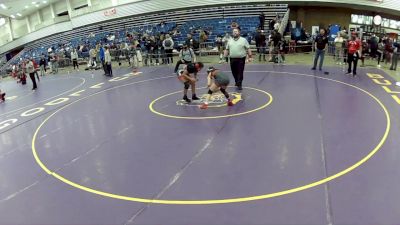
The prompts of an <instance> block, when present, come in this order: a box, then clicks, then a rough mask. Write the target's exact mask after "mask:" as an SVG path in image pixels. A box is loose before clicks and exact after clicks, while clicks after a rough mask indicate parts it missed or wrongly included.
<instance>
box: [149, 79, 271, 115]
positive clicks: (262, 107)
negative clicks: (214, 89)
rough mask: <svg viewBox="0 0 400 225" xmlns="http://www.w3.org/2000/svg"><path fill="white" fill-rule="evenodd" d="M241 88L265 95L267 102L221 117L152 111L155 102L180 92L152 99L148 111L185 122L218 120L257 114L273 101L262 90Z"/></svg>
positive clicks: (268, 94) (269, 95)
mask: <svg viewBox="0 0 400 225" xmlns="http://www.w3.org/2000/svg"><path fill="white" fill-rule="evenodd" d="M243 88H244V89H250V90H255V91H258V92H261V93H263V94H265V95H266V96H268V98H269V100H268V101H267V102H266V103H264V104H263V105H261V106H260V107H258V108H255V109H252V110H248V111H245V112H241V113H233V114H226V115H221V116H197V117H196V116H176V115H169V114H166V113H162V112H158V111H157V110H155V109H154V104H156V102H158V101H160V100H161V99H163V98H165V97H168V96H170V95H174V94H177V93H180V92H182V91H175V92H172V93H169V94H166V95H163V96H161V97H158V98H156V99H154V100H153V101H152V102H151V103H150V105H149V109H150V111H151V112H153V113H155V114H157V115H160V116H164V117H168V118H173V119H187V120H204V119H219V118H227V117H234V116H241V115H245V114H249V113H253V112H257V111H259V110H261V109H264V108H266V107H267V106H269V105H270V104H271V103H272V101H273V100H274V98H273V97H272V95H271V94H270V93H268V92H266V91H263V90H260V89H257V88H251V87H243Z"/></svg>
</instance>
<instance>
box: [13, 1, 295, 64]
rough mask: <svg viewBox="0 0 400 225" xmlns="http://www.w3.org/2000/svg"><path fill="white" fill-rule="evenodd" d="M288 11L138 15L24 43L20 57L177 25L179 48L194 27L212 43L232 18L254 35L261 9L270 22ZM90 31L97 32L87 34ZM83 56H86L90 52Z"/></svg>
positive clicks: (270, 7) (242, 8)
mask: <svg viewBox="0 0 400 225" xmlns="http://www.w3.org/2000/svg"><path fill="white" fill-rule="evenodd" d="M287 10H288V6H287V4H257V5H230V6H218V7H209V8H199V9H184V10H179V11H172V12H161V13H155V14H149V15H141V16H135V17H130V18H124V19H118V20H114V21H108V22H104V23H101V24H93V25H90V26H86V27H80V28H77V29H74V30H71V31H68V32H64V33H62V34H57V35H53V36H49V37H47V38H43V39H40V40H37V41H35V42H32V43H29V44H28V45H27V46H25V49H28V50H27V51H26V52H24V54H23V55H22V56H20V57H22V58H24V57H34V58H39V57H40V55H41V54H47V49H48V48H50V47H53V48H54V49H58V48H59V44H66V45H67V46H68V47H76V46H77V45H79V44H82V43H85V44H86V45H92V46H93V45H95V44H96V43H98V42H101V41H102V40H104V38H105V37H106V36H107V35H108V34H114V35H115V42H116V43H119V42H120V41H124V40H125V34H126V32H130V33H132V32H137V33H143V32H146V33H149V34H157V33H161V32H168V31H170V30H172V29H173V28H175V27H176V26H179V31H180V34H179V35H177V36H175V37H174V41H175V44H176V47H177V46H179V45H181V44H182V43H183V42H184V41H185V40H186V37H187V34H188V33H191V32H192V31H193V30H195V29H203V30H204V29H205V30H207V31H208V32H209V35H208V41H210V42H213V41H214V40H215V39H216V36H217V35H222V34H224V33H225V32H228V31H229V32H230V25H231V23H232V22H233V21H235V22H237V23H238V24H239V25H240V26H241V28H242V34H243V35H245V36H246V35H247V34H250V35H252V34H253V33H254V32H255V30H256V28H257V27H258V26H259V23H260V21H259V17H258V16H259V15H260V13H261V12H263V13H264V15H265V20H266V21H269V20H271V19H272V18H274V17H275V16H276V15H277V14H279V15H281V16H282V15H284V14H285V13H286V12H287ZM161 21H165V22H166V24H165V26H163V27H161V26H160V25H159V24H160V22H161ZM89 34H95V35H94V37H88V36H89ZM194 38H195V39H197V40H198V38H199V33H195V35H194ZM83 56H84V57H87V56H88V53H85V54H84V55H83ZM14 60H15V59H14Z"/></svg>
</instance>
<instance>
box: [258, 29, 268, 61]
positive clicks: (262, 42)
mask: <svg viewBox="0 0 400 225" xmlns="http://www.w3.org/2000/svg"><path fill="white" fill-rule="evenodd" d="M258 49H259V54H260V55H259V59H258V60H259V61H260V62H261V57H262V58H263V60H264V61H267V60H266V58H265V54H266V52H267V37H266V36H265V33H264V30H261V31H260V34H259V42H258Z"/></svg>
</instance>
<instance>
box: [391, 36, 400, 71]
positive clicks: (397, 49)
mask: <svg viewBox="0 0 400 225" xmlns="http://www.w3.org/2000/svg"><path fill="white" fill-rule="evenodd" d="M393 47H394V53H393V58H392V65H391V66H390V70H396V69H397V61H398V60H399V55H400V43H399V40H397V42H395V43H393Z"/></svg>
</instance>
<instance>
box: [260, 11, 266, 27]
mask: <svg viewBox="0 0 400 225" xmlns="http://www.w3.org/2000/svg"><path fill="white" fill-rule="evenodd" d="M259 19H260V29H261V30H264V26H265V15H264V13H263V12H261V14H260V16H259Z"/></svg>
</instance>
